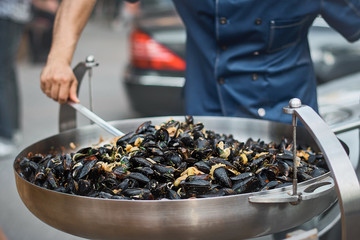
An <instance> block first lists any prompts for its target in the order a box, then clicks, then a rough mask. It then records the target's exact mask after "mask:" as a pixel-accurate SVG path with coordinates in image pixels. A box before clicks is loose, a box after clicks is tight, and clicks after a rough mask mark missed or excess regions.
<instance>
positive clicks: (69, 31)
mask: <svg viewBox="0 0 360 240" xmlns="http://www.w3.org/2000/svg"><path fill="white" fill-rule="evenodd" d="M95 3H96V0H63V1H62V2H61V5H60V7H59V9H58V11H57V14H56V18H55V23H54V33H53V42H52V45H51V50H50V53H49V56H48V61H52V60H55V61H63V62H66V63H67V64H69V65H70V64H71V60H72V57H73V54H74V52H75V48H76V44H77V42H78V40H79V38H80V35H81V32H82V30H83V29H84V27H85V25H86V22H87V21H88V19H89V17H90V14H91V12H92V9H93V7H94V5H95Z"/></svg>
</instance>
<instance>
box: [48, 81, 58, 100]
mask: <svg viewBox="0 0 360 240" xmlns="http://www.w3.org/2000/svg"><path fill="white" fill-rule="evenodd" d="M59 90H60V85H59V84H57V83H53V84H52V85H51V91H50V97H51V98H52V99H54V100H55V101H58V99H59Z"/></svg>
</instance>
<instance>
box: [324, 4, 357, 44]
mask: <svg viewBox="0 0 360 240" xmlns="http://www.w3.org/2000/svg"><path fill="white" fill-rule="evenodd" d="M321 15H322V17H323V18H324V19H325V21H326V22H327V23H328V24H329V25H330V26H331V27H332V28H334V29H335V30H336V31H338V32H339V33H340V34H341V35H343V36H344V37H345V38H346V39H347V40H348V41H349V42H355V41H356V40H358V39H359V38H360V1H358V0H321Z"/></svg>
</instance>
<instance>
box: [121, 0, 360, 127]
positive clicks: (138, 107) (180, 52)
mask: <svg viewBox="0 0 360 240" xmlns="http://www.w3.org/2000/svg"><path fill="white" fill-rule="evenodd" d="M140 13H141V14H140V15H139V16H138V17H137V18H136V19H135V22H134V28H133V30H132V33H131V34H130V62H129V65H128V67H127V69H126V73H125V76H124V83H125V89H126V90H127V91H126V92H127V94H128V98H129V101H130V103H131V105H132V107H133V108H134V110H135V111H137V112H138V113H139V115H140V116H156V115H180V114H183V113H184V106H183V100H182V96H181V95H182V86H183V85H184V82H185V80H184V71H185V60H184V57H185V40H186V32H185V28H184V26H183V24H182V22H181V19H180V18H179V16H178V15H177V13H176V10H175V8H174V6H173V4H172V1H171V0H147V1H142V2H141V5H140ZM309 44H310V48H311V55H312V58H313V62H314V66H315V73H316V77H317V81H318V84H319V89H321V88H322V85H324V84H325V83H328V82H332V81H336V82H341V81H342V78H343V77H344V76H348V75H350V74H353V73H356V72H359V71H360V43H354V44H350V43H347V42H346V40H345V39H344V38H343V37H342V36H340V35H339V34H338V33H337V32H335V31H334V30H332V29H331V28H330V27H328V26H327V24H326V23H325V21H324V20H322V19H321V18H320V17H319V18H317V19H316V21H315V22H314V25H313V26H312V27H311V29H310V32H309ZM356 83H357V85H359V81H357V82H356V81H355V83H354V84H356ZM338 85H342V84H341V83H339V84H338ZM334 90H336V89H334ZM319 92H321V91H319ZM354 97H356V96H354ZM357 100H358V99H357ZM320 103H321V102H320ZM351 111H352V110H350V112H351ZM326 116H327V118H330V116H332V118H334V114H333V115H331V114H329V113H327V114H326ZM345 116H346V115H343V113H342V117H343V118H346V117H345ZM329 121H333V120H329Z"/></svg>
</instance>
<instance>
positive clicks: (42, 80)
mask: <svg viewBox="0 0 360 240" xmlns="http://www.w3.org/2000/svg"><path fill="white" fill-rule="evenodd" d="M40 88H41V90H42V91H43V93H45V94H46V96H48V97H50V96H51V95H50V94H51V84H49V82H48V81H47V80H46V78H45V76H44V75H43V74H41V76H40Z"/></svg>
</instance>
